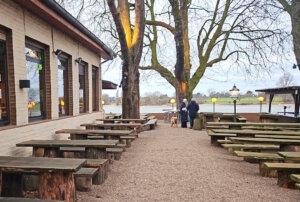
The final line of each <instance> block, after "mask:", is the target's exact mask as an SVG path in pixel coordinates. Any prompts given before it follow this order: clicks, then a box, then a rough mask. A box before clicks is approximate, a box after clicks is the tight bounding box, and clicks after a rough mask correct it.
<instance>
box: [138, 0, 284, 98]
mask: <svg viewBox="0 0 300 202" xmlns="http://www.w3.org/2000/svg"><path fill="white" fill-rule="evenodd" d="M155 2H156V0H146V5H147V8H148V10H149V13H150V14H149V15H148V16H150V17H149V18H150V19H149V20H147V21H146V24H147V25H149V26H151V27H150V28H149V27H148V28H147V29H146V30H149V31H148V33H145V36H146V39H147V40H148V41H149V44H148V45H147V46H146V47H149V48H150V49H151V64H150V65H144V66H141V67H140V68H141V69H143V70H155V71H157V72H158V73H159V74H160V75H161V76H162V77H163V78H165V79H166V80H167V81H168V82H169V83H170V84H171V85H172V86H173V87H174V88H175V89H176V93H177V99H179V100H181V99H182V98H183V97H187V98H189V99H190V98H191V97H192V93H193V90H194V89H195V87H196V86H197V85H198V83H199V81H200V79H201V78H202V77H203V75H204V73H205V71H206V70H207V68H209V67H212V66H214V65H216V64H218V63H222V62H223V61H226V60H229V59H231V60H232V63H233V64H234V63H235V64H237V66H242V67H243V68H244V69H247V73H249V74H251V71H252V70H253V68H254V69H255V70H256V71H260V70H262V69H263V70H268V67H270V66H271V65H272V64H274V60H273V58H272V57H270V55H271V54H273V53H279V52H280V51H281V50H282V48H281V47H284V46H283V45H282V44H283V42H284V41H285V39H286V38H288V34H287V33H285V32H284V31H283V29H281V28H280V27H279V26H277V25H278V24H276V21H277V20H278V18H279V16H280V14H281V13H280V12H278V11H277V12H270V11H269V10H268V9H270V8H268V7H266V5H265V4H264V3H263V2H261V1H260V0H245V1H239V0H217V1H214V3H213V2H209V4H214V7H212V6H207V5H205V4H204V6H203V7H201V4H200V3H199V1H192V0H169V1H168V2H169V3H168V5H167V6H166V8H167V9H166V10H164V11H162V12H161V13H157V11H156V10H155V9H154V8H155ZM192 2H195V3H194V4H193V3H192ZM201 2H202V1H201ZM169 8H170V9H169ZM211 8H212V9H211ZM272 9H274V7H272ZM277 10H278V9H277ZM196 11H197V12H196ZM195 13H197V14H195ZM162 16H164V17H162ZM199 16H200V17H199ZM157 17H160V19H162V20H157V19H156V18H157ZM190 20H193V21H194V22H195V21H197V22H198V24H199V25H200V26H197V27H199V29H198V36H197V38H196V40H193V39H192V37H190V33H189V26H188V25H189V21H190ZM262 21H264V23H262ZM266 23H267V25H266ZM158 28H163V29H166V30H168V31H169V33H170V34H172V35H173V37H174V43H175V46H176V63H175V68H174V72H172V71H171V70H170V68H169V67H167V66H164V65H162V63H161V62H160V61H159V56H158V50H157V49H158V47H159V44H158ZM194 29H195V28H194ZM191 41H195V43H196V49H197V52H198V64H197V65H196V66H195V65H194V66H195V67H194V69H192V64H191V50H190V42H191Z"/></svg>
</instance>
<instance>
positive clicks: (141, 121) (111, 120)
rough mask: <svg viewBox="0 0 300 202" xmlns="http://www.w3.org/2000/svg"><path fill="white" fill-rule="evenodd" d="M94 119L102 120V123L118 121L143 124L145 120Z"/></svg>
mask: <svg viewBox="0 0 300 202" xmlns="http://www.w3.org/2000/svg"><path fill="white" fill-rule="evenodd" d="M96 121H103V123H115V122H120V123H130V122H134V123H141V124H144V123H146V122H147V119H96Z"/></svg>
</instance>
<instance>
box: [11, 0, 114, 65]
mask: <svg viewBox="0 0 300 202" xmlns="http://www.w3.org/2000/svg"><path fill="white" fill-rule="evenodd" d="M14 1H15V2H17V3H18V4H20V5H21V6H23V7H25V8H26V9H28V10H29V11H30V12H32V13H34V14H35V15H37V16H39V17H41V18H42V19H43V20H45V21H47V22H48V23H49V24H51V25H52V26H53V27H55V28H57V29H59V30H61V31H62V32H64V33H66V34H67V35H69V36H70V37H72V38H74V39H75V40H77V41H80V42H81V43H82V44H83V45H84V46H86V47H87V48H89V49H91V50H92V51H93V52H95V53H97V54H98V55H101V57H103V58H104V59H113V58H114V57H115V53H114V52H113V51H112V50H111V49H110V48H109V47H108V46H106V45H105V44H104V43H103V42H102V41H101V40H100V39H99V38H98V37H96V36H95V35H94V34H93V33H92V32H91V31H89V30H88V29H87V28H86V27H85V26H84V25H82V24H81V23H80V22H79V21H78V20H77V19H76V18H74V17H73V16H72V15H71V14H70V13H69V12H68V11H66V10H65V9H64V8H63V7H61V6H60V5H59V4H58V3H57V2H56V1H54V0H40V1H39V0H14Z"/></svg>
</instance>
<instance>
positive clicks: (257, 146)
mask: <svg viewBox="0 0 300 202" xmlns="http://www.w3.org/2000/svg"><path fill="white" fill-rule="evenodd" d="M222 147H224V148H227V149H231V150H232V151H233V150H244V151H262V150H279V148H280V147H279V146H278V145H270V144H235V143H232V144H222Z"/></svg>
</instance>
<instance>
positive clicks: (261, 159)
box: [233, 151, 284, 177]
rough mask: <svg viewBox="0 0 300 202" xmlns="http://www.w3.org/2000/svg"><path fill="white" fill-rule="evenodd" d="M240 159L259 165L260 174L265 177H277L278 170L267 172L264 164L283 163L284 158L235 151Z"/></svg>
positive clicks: (277, 155)
mask: <svg viewBox="0 0 300 202" xmlns="http://www.w3.org/2000/svg"><path fill="white" fill-rule="evenodd" d="M233 153H234V154H235V155H236V156H238V157H243V158H244V160H245V161H247V162H250V163H258V164H259V174H260V175H261V176H263V177H277V170H266V169H265V168H264V163H266V162H272V163H279V162H283V160H284V158H283V157H282V156H280V155H279V154H276V153H265V152H245V151H234V152H233Z"/></svg>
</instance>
